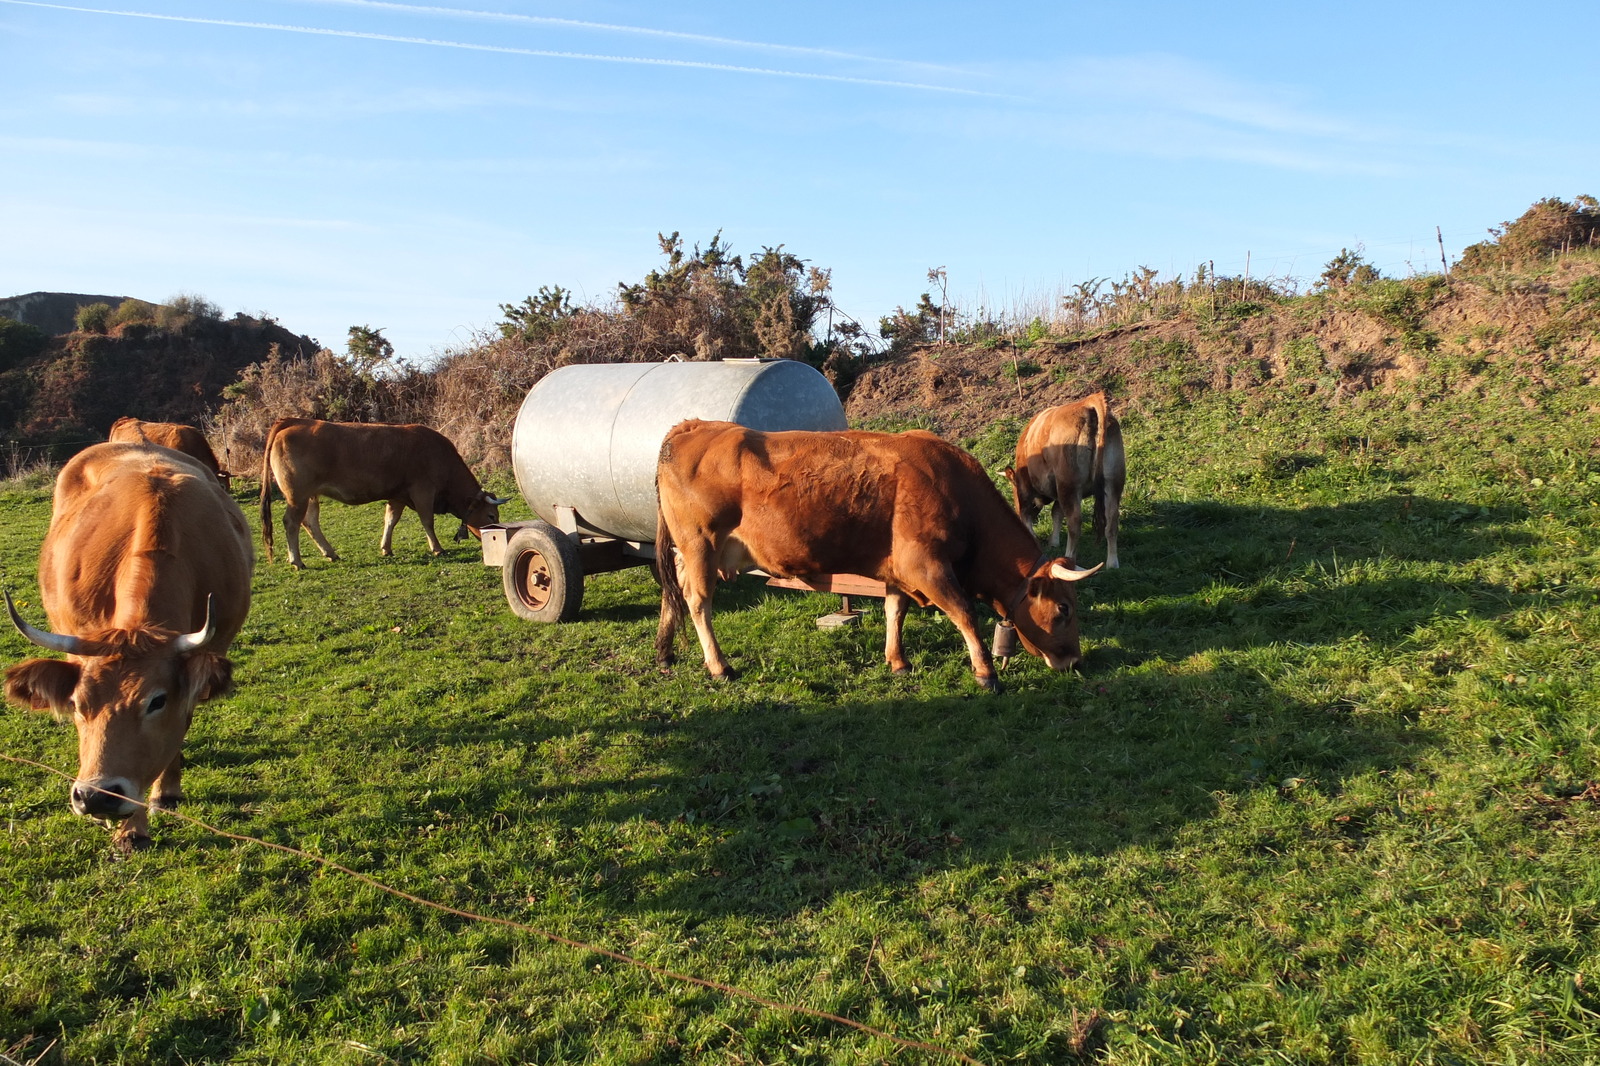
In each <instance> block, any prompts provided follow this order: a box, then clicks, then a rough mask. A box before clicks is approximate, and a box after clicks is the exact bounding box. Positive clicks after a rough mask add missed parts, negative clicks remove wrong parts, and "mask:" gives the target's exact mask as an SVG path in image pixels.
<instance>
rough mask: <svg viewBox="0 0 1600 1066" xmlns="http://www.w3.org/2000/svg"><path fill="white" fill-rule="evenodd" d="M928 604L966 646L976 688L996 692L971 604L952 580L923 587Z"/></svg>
mask: <svg viewBox="0 0 1600 1066" xmlns="http://www.w3.org/2000/svg"><path fill="white" fill-rule="evenodd" d="M925 592H926V594H927V597H928V600H929V602H931V603H932V604H933V605H934V606H935V607H937V608H939V610H941V611H943V612H944V613H945V615H946V617H948V618H949V619H950V621H952V622H954V623H955V626H956V629H958V630H960V632H961V639H962V640H964V641H966V642H967V657H968V658H969V659H971V660H972V673H973V675H974V676H975V677H977V679H978V685H979V687H981V688H983V689H986V690H987V691H989V692H998V691H1000V678H999V676H998V675H997V674H996V673H995V670H994V660H993V659H992V658H990V656H989V646H988V645H987V644H985V643H984V642H983V637H982V636H980V635H979V633H978V613H977V611H976V610H975V609H974V607H973V605H972V600H971V599H970V598H968V596H967V594H966V593H965V592H963V591H961V586H960V585H959V584H957V583H956V582H955V581H954V580H941V581H938V582H937V583H934V584H933V586H932V587H926V588H925Z"/></svg>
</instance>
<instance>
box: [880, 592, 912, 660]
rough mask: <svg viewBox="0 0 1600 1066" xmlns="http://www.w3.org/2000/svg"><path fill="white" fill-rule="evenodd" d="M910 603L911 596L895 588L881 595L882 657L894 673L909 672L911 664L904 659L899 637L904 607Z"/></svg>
mask: <svg viewBox="0 0 1600 1066" xmlns="http://www.w3.org/2000/svg"><path fill="white" fill-rule="evenodd" d="M910 604H911V598H910V597H909V596H907V595H906V594H905V593H904V592H901V591H900V590H899V589H896V588H891V589H889V590H888V591H887V593H886V594H885V595H884V597H883V625H884V634H883V658H884V660H885V661H886V662H887V663H888V664H889V669H890V671H891V672H893V673H896V674H908V673H910V672H911V664H910V663H909V662H907V661H906V654H905V648H904V647H903V646H902V644H901V639H900V638H901V629H902V627H903V626H904V625H905V620H906V608H907V607H909V606H910Z"/></svg>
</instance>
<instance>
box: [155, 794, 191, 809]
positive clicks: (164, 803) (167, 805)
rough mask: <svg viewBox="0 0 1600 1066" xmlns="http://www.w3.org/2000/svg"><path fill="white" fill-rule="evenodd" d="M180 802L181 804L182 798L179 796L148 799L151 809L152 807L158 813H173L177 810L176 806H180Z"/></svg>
mask: <svg viewBox="0 0 1600 1066" xmlns="http://www.w3.org/2000/svg"><path fill="white" fill-rule="evenodd" d="M182 802H183V797H182V796H181V795H180V796H152V797H150V806H152V807H154V808H156V809H157V810H160V811H175V810H177V809H178V804H180V803H182Z"/></svg>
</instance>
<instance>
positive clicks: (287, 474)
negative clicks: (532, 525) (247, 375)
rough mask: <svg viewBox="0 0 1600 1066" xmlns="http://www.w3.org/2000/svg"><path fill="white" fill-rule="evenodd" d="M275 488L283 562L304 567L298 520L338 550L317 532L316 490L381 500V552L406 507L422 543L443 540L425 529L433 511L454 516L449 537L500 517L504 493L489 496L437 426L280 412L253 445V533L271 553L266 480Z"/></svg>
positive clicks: (350, 499)
mask: <svg viewBox="0 0 1600 1066" xmlns="http://www.w3.org/2000/svg"><path fill="white" fill-rule="evenodd" d="M274 481H276V482H277V485H278V490H279V491H280V492H282V493H283V503H284V507H283V512H284V513H283V532H284V540H285V541H287V542H288V545H289V565H290V566H292V567H294V568H295V569H296V570H301V569H304V567H305V563H304V562H303V561H302V560H301V558H300V526H301V524H302V523H304V525H305V527H306V529H307V530H308V531H310V533H311V539H312V540H314V541H316V543H317V547H318V548H319V549H320V550H321V551H322V554H323V556H324V557H326V558H328V559H332V560H337V559H338V558H339V555H338V553H337V552H335V551H334V550H333V546H332V545H330V544H329V543H328V540H327V538H326V537H324V536H323V535H322V524H321V521H320V517H319V516H320V508H321V499H320V498H321V497H323V496H327V497H328V498H329V499H334V500H338V501H339V502H340V503H350V504H362V503H375V502H377V501H378V500H383V501H385V507H384V514H383V536H382V538H381V539H380V540H379V542H378V550H379V551H380V552H381V553H382V554H384V555H388V554H389V553H390V544H391V543H392V541H393V538H394V527H395V525H396V524H397V523H398V522H399V521H400V515H401V513H402V512H404V511H405V509H406V508H407V507H410V508H411V509H413V510H414V511H416V512H417V518H418V519H419V520H420V521H421V522H422V532H423V534H424V535H425V536H426V537H427V538H428V548H429V549H430V550H431V551H432V552H433V554H435V555H440V554H443V552H444V547H443V546H442V545H440V543H439V538H438V537H437V536H436V535H435V534H434V532H433V516H434V515H435V514H437V513H438V512H440V511H444V512H446V513H449V514H452V515H455V516H456V517H457V518H459V519H461V526H460V528H458V529H457V530H456V538H455V539H456V540H465V539H466V538H467V534H468V533H469V532H470V533H471V534H473V535H474V536H478V535H480V534H479V530H480V529H481V528H482V527H484V526H486V525H490V524H492V523H495V522H498V521H500V507H501V505H502V504H504V503H505V502H506V500H507V499H509V497H505V498H502V497H497V496H491V495H490V494H489V493H488V492H487V491H485V490H484V488H483V486H482V485H480V484H479V483H478V479H477V477H476V476H474V475H473V473H472V470H471V468H470V467H468V466H467V464H466V461H465V460H464V459H462V458H461V453H459V452H457V451H456V446H455V445H454V444H451V443H450V439H449V438H448V437H446V436H445V435H444V434H442V433H440V432H438V431H437V430H434V429H430V428H428V427H427V426H419V425H403V426H400V425H390V424H387V423H377V422H371V423H369V422H323V421H320V420H318V419H315V418H280V419H278V420H277V421H276V422H274V423H273V424H272V428H271V429H270V430H268V431H267V440H266V444H265V446H264V447H263V448H262V451H261V540H262V543H263V544H265V545H266V549H267V558H268V559H269V560H270V559H271V558H272V485H273V482H274Z"/></svg>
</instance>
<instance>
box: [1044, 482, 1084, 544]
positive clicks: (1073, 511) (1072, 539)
mask: <svg viewBox="0 0 1600 1066" xmlns="http://www.w3.org/2000/svg"><path fill="white" fill-rule="evenodd" d="M1063 505H1065V507H1066V511H1067V513H1066V526H1067V551H1066V554H1067V558H1069V559H1076V558H1077V557H1078V548H1079V546H1080V542H1081V541H1082V540H1083V495H1082V493H1077V492H1074V493H1070V494H1068V496H1067V498H1066V499H1065V500H1057V501H1056V518H1057V521H1058V522H1059V521H1060V520H1061V509H1062V507H1063ZM1050 543H1051V544H1052V545H1059V544H1060V543H1061V541H1060V538H1059V537H1058V538H1057V539H1055V540H1053V541H1051V542H1050Z"/></svg>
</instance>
